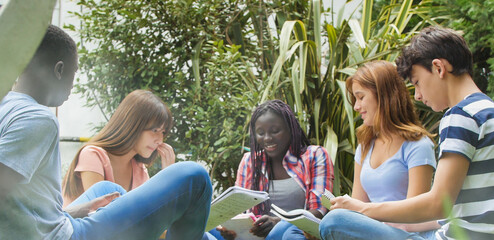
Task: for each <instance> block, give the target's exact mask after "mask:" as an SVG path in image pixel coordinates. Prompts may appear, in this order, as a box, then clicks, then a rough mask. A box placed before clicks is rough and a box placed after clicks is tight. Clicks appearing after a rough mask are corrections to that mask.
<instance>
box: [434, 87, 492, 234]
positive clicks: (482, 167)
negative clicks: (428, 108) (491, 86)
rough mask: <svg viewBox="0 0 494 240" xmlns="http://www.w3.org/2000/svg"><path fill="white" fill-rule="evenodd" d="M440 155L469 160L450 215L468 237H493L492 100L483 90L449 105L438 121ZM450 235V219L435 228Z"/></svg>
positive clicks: (451, 232)
mask: <svg viewBox="0 0 494 240" xmlns="http://www.w3.org/2000/svg"><path fill="white" fill-rule="evenodd" d="M439 135H440V140H439V156H438V159H441V156H442V154H443V153H446V152H448V153H456V154H460V155H462V156H464V157H465V158H466V159H468V160H469V161H470V166H469V169H468V172H467V176H466V178H465V181H464V182H463V186H462V188H461V191H460V193H459V195H458V198H457V199H456V202H455V204H454V206H453V211H452V214H451V217H452V218H454V219H455V220H454V222H453V223H454V224H455V225H457V226H459V227H460V228H461V229H462V230H463V231H464V232H465V233H466V234H467V235H468V236H469V237H470V239H494V102H493V101H492V99H490V98H489V97H488V96H486V95H485V94H482V93H474V94H472V95H469V96H468V97H466V98H465V99H464V100H463V101H461V102H460V103H458V104H457V105H456V106H454V107H452V108H451V109H449V110H448V111H447V112H446V113H445V114H444V116H443V118H442V119H441V123H440V125H439ZM438 236H439V237H441V239H453V238H454V237H455V236H454V232H453V231H452V228H451V222H445V223H444V225H443V227H442V228H441V230H439V231H438Z"/></svg>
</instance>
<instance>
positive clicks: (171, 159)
mask: <svg viewBox="0 0 494 240" xmlns="http://www.w3.org/2000/svg"><path fill="white" fill-rule="evenodd" d="M157 150H158V153H159V154H160V157H161V169H165V168H167V167H168V166H170V165H172V164H174V163H175V152H173V148H172V147H171V146H170V145H168V144H166V143H160V144H159V145H158V148H157Z"/></svg>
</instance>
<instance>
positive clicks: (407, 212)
mask: <svg viewBox="0 0 494 240" xmlns="http://www.w3.org/2000/svg"><path fill="white" fill-rule="evenodd" d="M469 165H470V162H469V161H468V160H467V159H466V158H464V157H463V156H462V155H459V154H455V153H443V156H442V158H441V160H440V161H439V164H438V166H437V171H436V176H435V179H434V184H433V186H432V189H431V191H429V192H427V193H424V194H420V195H418V196H415V197H412V198H408V199H405V200H402V201H391V202H383V203H363V202H362V201H359V200H356V199H351V198H343V197H337V198H334V199H333V200H331V203H332V206H331V209H337V208H345V209H350V210H354V211H357V212H361V213H363V214H365V215H367V216H369V217H371V218H374V219H377V220H379V221H384V222H403V223H417V222H425V221H430V220H436V219H440V218H444V217H445V215H446V212H444V209H443V208H444V206H443V201H445V200H447V199H448V198H449V201H451V202H455V200H456V198H457V197H458V193H459V192H460V190H461V187H462V185H463V181H464V180H465V177H466V175H467V171H468V167H469ZM447 211H450V209H447Z"/></svg>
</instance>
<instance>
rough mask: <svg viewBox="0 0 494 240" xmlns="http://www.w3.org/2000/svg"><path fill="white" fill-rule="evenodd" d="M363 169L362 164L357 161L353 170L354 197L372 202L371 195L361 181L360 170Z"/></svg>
mask: <svg viewBox="0 0 494 240" xmlns="http://www.w3.org/2000/svg"><path fill="white" fill-rule="evenodd" d="M361 171H362V166H360V164H358V163H357V162H355V167H354V172H353V188H352V198H355V199H358V200H360V201H362V202H370V200H369V196H367V193H366V192H365V190H364V188H363V187H362V184H361V183H360V172H361Z"/></svg>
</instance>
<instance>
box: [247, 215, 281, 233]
mask: <svg viewBox="0 0 494 240" xmlns="http://www.w3.org/2000/svg"><path fill="white" fill-rule="evenodd" d="M280 220H281V219H280V218H278V217H271V216H268V215H263V216H262V217H260V218H259V219H257V221H255V222H254V227H252V228H251V229H250V232H251V233H252V234H254V235H256V236H258V237H266V236H267V235H268V233H269V232H270V231H271V229H273V227H274V225H276V224H277V223H278V222H279V221H280Z"/></svg>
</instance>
